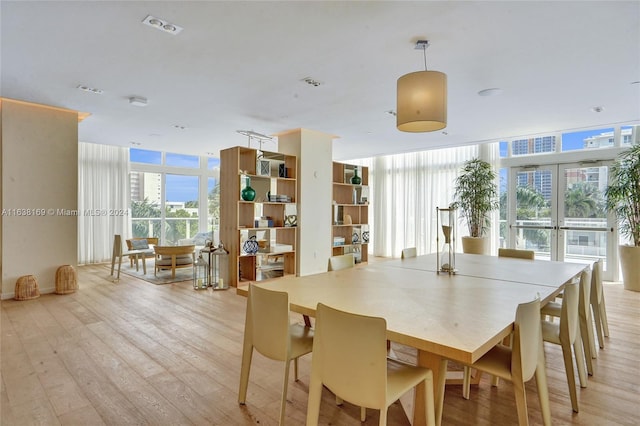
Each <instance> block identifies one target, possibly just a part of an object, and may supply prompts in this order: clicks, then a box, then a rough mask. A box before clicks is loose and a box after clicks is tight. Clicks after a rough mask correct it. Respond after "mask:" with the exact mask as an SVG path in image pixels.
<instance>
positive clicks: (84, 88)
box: [76, 84, 104, 95]
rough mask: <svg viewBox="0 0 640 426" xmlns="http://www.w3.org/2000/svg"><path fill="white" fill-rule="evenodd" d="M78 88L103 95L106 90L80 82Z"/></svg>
mask: <svg viewBox="0 0 640 426" xmlns="http://www.w3.org/2000/svg"><path fill="white" fill-rule="evenodd" d="M76 89H80V90H82V91H83V92H90V93H95V94H96V95H102V94H103V93H104V91H103V90H102V89H96V88H95V87H89V86H85V85H83V84H78V85H77V86H76Z"/></svg>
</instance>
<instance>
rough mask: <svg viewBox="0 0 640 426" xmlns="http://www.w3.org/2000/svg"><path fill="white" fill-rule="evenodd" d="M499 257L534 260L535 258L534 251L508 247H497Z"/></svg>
mask: <svg viewBox="0 0 640 426" xmlns="http://www.w3.org/2000/svg"><path fill="white" fill-rule="evenodd" d="M498 256H499V257H515V258H518V259H529V260H534V259H535V258H536V252H534V251H533V250H518V249H508V248H499V249H498Z"/></svg>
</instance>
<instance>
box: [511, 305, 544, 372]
mask: <svg viewBox="0 0 640 426" xmlns="http://www.w3.org/2000/svg"><path fill="white" fill-rule="evenodd" d="M514 324H515V325H514V331H513V348H512V349H513V350H512V352H511V371H512V374H513V375H514V376H520V375H521V376H522V380H523V381H525V382H526V381H528V380H529V379H531V377H533V375H534V374H535V372H536V367H537V365H538V355H539V352H540V342H541V339H542V331H541V326H540V299H535V300H533V301H531V302H528V303H521V304H520V305H518V309H517V310H516V319H515V323H514Z"/></svg>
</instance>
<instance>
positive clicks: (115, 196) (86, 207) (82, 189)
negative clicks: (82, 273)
mask: <svg viewBox="0 0 640 426" xmlns="http://www.w3.org/2000/svg"><path fill="white" fill-rule="evenodd" d="M78 146H79V147H78V149H79V151H78V264H80V265H85V264H90V263H102V262H107V261H109V260H111V254H112V250H113V239H114V235H115V234H120V235H122V239H123V240H124V239H125V238H127V236H128V235H129V233H130V232H129V230H130V229H131V225H130V214H131V211H130V209H129V207H130V189H129V149H128V148H124V147H118V146H112V145H98V144H92V143H84V142H81V143H79V144H78Z"/></svg>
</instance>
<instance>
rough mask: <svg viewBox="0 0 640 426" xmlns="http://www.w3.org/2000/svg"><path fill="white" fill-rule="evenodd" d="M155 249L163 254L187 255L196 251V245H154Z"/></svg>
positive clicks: (159, 253)
mask: <svg viewBox="0 0 640 426" xmlns="http://www.w3.org/2000/svg"><path fill="white" fill-rule="evenodd" d="M153 250H154V251H155V252H156V254H158V255H162V256H171V255H174V254H175V255H176V256H180V255H185V254H193V253H195V251H196V246H195V245H193V244H192V245H188V246H154V247H153Z"/></svg>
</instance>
